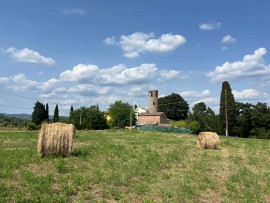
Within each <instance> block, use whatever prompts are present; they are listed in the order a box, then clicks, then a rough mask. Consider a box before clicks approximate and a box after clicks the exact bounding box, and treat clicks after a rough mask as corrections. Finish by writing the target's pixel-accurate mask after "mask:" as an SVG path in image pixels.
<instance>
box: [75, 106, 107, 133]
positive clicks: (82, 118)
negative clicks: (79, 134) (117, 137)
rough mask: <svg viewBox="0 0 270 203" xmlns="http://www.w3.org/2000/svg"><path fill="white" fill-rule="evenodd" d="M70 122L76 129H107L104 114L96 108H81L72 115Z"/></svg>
mask: <svg viewBox="0 0 270 203" xmlns="http://www.w3.org/2000/svg"><path fill="white" fill-rule="evenodd" d="M71 122H72V123H73V124H74V125H75V127H76V129H79V130H81V129H89V130H91V129H93V130H102V129H106V128H108V125H107V120H106V118H105V116H104V112H101V111H100V110H99V108H98V106H90V107H88V108H86V107H81V108H80V109H77V110H74V111H73V113H72V120H71Z"/></svg>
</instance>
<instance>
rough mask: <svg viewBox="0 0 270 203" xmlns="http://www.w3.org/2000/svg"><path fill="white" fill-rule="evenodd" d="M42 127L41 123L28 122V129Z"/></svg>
mask: <svg viewBox="0 0 270 203" xmlns="http://www.w3.org/2000/svg"><path fill="white" fill-rule="evenodd" d="M39 128H40V125H36V124H35V123H33V122H28V123H27V129H28V130H38V129H39Z"/></svg>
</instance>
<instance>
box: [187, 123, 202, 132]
mask: <svg viewBox="0 0 270 203" xmlns="http://www.w3.org/2000/svg"><path fill="white" fill-rule="evenodd" d="M189 128H190V129H191V130H192V131H193V132H194V133H196V134H198V133H199V132H200V131H201V124H200V123H199V122H198V121H192V122H191V123H190V125H189Z"/></svg>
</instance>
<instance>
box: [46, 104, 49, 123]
mask: <svg viewBox="0 0 270 203" xmlns="http://www.w3.org/2000/svg"><path fill="white" fill-rule="evenodd" d="M45 110H46V119H47V120H49V104H48V103H47V104H46V108H45Z"/></svg>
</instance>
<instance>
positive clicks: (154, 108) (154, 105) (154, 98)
mask: <svg viewBox="0 0 270 203" xmlns="http://www.w3.org/2000/svg"><path fill="white" fill-rule="evenodd" d="M148 97H149V113H156V112H158V90H150V91H149V92H148Z"/></svg>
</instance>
